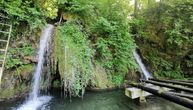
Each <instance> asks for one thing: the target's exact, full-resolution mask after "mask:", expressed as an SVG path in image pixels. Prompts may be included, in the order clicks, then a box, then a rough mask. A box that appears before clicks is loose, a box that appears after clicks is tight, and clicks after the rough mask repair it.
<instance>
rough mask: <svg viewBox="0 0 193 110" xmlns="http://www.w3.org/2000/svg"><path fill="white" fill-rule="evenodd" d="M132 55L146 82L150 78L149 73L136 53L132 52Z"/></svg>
mask: <svg viewBox="0 0 193 110" xmlns="http://www.w3.org/2000/svg"><path fill="white" fill-rule="evenodd" d="M133 55H134V57H135V60H136V61H137V63H138V64H139V67H140V69H141V71H142V73H143V74H144V77H145V79H146V80H148V79H149V78H152V76H151V74H150V72H149V71H148V70H147V69H146V67H145V65H144V64H143V62H142V60H141V58H140V56H139V54H138V53H137V51H133Z"/></svg>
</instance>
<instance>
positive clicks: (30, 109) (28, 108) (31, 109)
mask: <svg viewBox="0 0 193 110" xmlns="http://www.w3.org/2000/svg"><path fill="white" fill-rule="evenodd" d="M53 29H54V26H53V25H50V24H48V25H47V26H46V27H45V28H44V30H43V32H42V35H41V38H40V47H39V51H38V64H37V66H36V69H35V73H34V76H33V83H32V92H31V93H30V96H29V99H28V100H27V101H26V102H25V103H24V104H23V105H21V106H20V107H19V108H18V109H17V110H36V109H38V108H39V107H41V106H42V105H44V104H46V103H48V102H49V101H50V100H51V97H50V96H41V97H39V91H40V90H39V88H40V80H41V72H42V66H43V64H44V54H45V50H46V48H47V43H48V40H49V38H50V37H51V34H52V31H53Z"/></svg>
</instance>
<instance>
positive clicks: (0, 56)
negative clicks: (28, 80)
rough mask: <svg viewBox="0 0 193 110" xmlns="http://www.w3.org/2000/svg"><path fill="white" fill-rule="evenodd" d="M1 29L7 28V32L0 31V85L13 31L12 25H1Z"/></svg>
mask: <svg viewBox="0 0 193 110" xmlns="http://www.w3.org/2000/svg"><path fill="white" fill-rule="evenodd" d="M0 27H6V28H7V30H3V29H1V30H0V36H1V37H0V45H1V48H0V85H1V79H2V75H3V70H4V67H5V60H6V55H7V51H8V46H9V41H10V37H11V31H12V25H9V24H4V23H0Z"/></svg>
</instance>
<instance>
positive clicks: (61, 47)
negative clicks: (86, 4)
mask: <svg viewBox="0 0 193 110" xmlns="http://www.w3.org/2000/svg"><path fill="white" fill-rule="evenodd" d="M55 37H56V38H55V42H54V43H55V49H54V50H55V52H54V57H55V61H56V62H57V64H56V65H55V66H58V67H56V68H58V70H59V73H60V76H61V78H62V82H63V84H64V85H63V86H64V89H66V91H70V93H71V95H76V96H77V95H79V94H84V89H85V87H86V86H87V84H88V82H89V80H91V76H92V72H93V70H92V69H93V67H92V62H91V58H92V55H93V50H92V49H91V48H90V46H89V45H90V43H89V42H88V40H87V36H86V34H85V33H83V32H81V26H80V25H79V24H77V23H75V22H67V23H65V24H64V26H59V27H58V28H57V29H56V35H55ZM56 71H57V70H56Z"/></svg>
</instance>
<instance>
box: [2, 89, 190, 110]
mask: <svg viewBox="0 0 193 110" xmlns="http://www.w3.org/2000/svg"><path fill="white" fill-rule="evenodd" d="M52 95H53V97H54V98H53V99H52V100H51V101H50V102H49V103H48V104H47V105H44V106H42V107H41V108H39V109H38V110H188V109H186V108H184V107H182V106H180V105H177V104H174V103H172V102H169V101H167V100H164V99H161V98H158V97H152V96H151V97H148V99H147V103H146V104H141V105H139V104H138V103H137V100H135V101H133V100H130V99H129V98H127V97H126V96H125V95H124V91H122V90H119V91H112V92H100V93H96V92H94V93H93V92H90V93H87V94H85V96H84V99H83V100H82V99H81V98H72V102H70V100H69V99H64V98H61V97H60V93H58V94H56V93H55V94H52ZM21 102H22V101H16V102H9V103H0V110H14V108H16V107H17V106H18V105H19V104H20V103H21Z"/></svg>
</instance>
